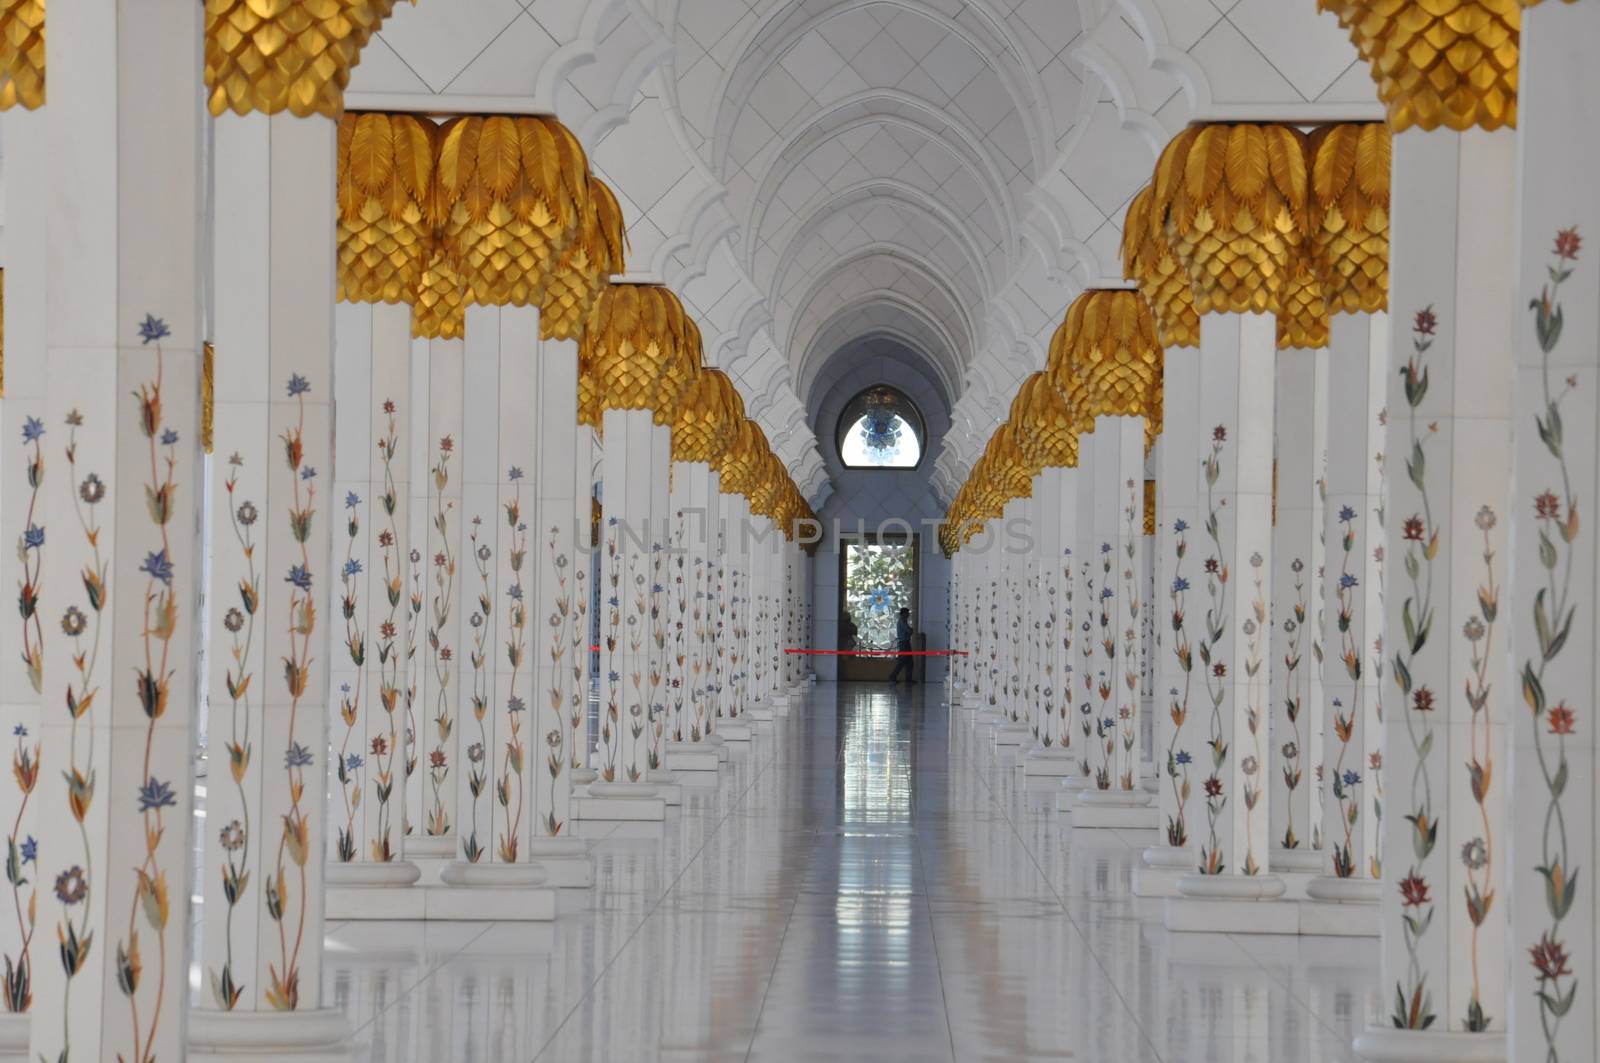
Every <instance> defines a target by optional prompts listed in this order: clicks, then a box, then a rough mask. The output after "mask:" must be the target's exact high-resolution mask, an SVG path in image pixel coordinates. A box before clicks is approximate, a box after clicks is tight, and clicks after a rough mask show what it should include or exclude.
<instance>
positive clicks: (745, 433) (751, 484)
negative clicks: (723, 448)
mask: <svg viewBox="0 0 1600 1063" xmlns="http://www.w3.org/2000/svg"><path fill="white" fill-rule="evenodd" d="M768 449H769V447H768V445H767V434H766V433H765V432H763V431H762V430H761V426H760V425H758V424H756V423H755V422H754V421H752V420H750V419H749V418H745V419H744V420H742V421H740V422H739V432H738V437H737V439H736V440H735V441H734V445H733V446H732V447H730V448H729V449H728V451H727V452H726V453H725V454H723V456H722V468H721V470H720V472H721V478H720V481H719V484H720V486H721V488H722V493H723V494H725V495H743V496H745V498H749V497H750V493H751V492H752V491H754V490H755V489H756V487H758V486H759V483H758V477H759V474H760V466H761V456H762V455H763V454H765V453H766V452H767V450H768Z"/></svg>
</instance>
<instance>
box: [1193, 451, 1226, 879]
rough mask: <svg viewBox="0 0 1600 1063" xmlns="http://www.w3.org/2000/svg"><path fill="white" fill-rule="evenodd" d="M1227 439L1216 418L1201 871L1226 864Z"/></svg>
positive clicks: (1210, 466) (1209, 479)
mask: <svg viewBox="0 0 1600 1063" xmlns="http://www.w3.org/2000/svg"><path fill="white" fill-rule="evenodd" d="M1227 443H1228V429H1227V427H1226V426H1224V425H1220V424H1219V425H1217V427H1216V428H1214V429H1212V431H1211V453H1210V454H1208V455H1206V459H1205V481H1206V537H1207V538H1208V539H1210V540H1211V548H1212V550H1213V551H1214V553H1212V554H1211V556H1209V557H1207V558H1206V560H1205V564H1204V568H1205V576H1206V600H1207V601H1208V602H1209V607H1208V608H1207V609H1206V630H1205V636H1204V637H1203V638H1202V639H1201V640H1200V646H1199V649H1200V665H1201V667H1202V669H1203V670H1204V674H1205V680H1206V696H1207V698H1209V699H1210V701H1211V737H1210V738H1209V739H1207V741H1206V745H1207V746H1209V747H1210V749H1211V774H1210V775H1208V776H1206V780H1205V784H1204V786H1205V794H1206V826H1207V831H1208V841H1207V843H1206V844H1205V845H1202V846H1201V847H1200V872H1201V874H1205V875H1220V874H1222V873H1223V872H1224V871H1226V870H1227V863H1226V860H1225V857H1224V855H1223V852H1222V839H1221V838H1220V837H1219V836H1218V834H1217V824H1218V823H1219V822H1220V821H1221V818H1222V810H1223V809H1224V808H1225V807H1226V806H1227V804H1228V796H1227V794H1226V793H1225V792H1224V791H1223V786H1222V769H1223V768H1224V766H1226V765H1227V763H1228V743H1227V742H1226V741H1225V740H1224V738H1223V735H1224V731H1223V727H1222V702H1223V700H1224V699H1225V698H1226V697H1227V696H1228V685H1227V683H1226V679H1227V677H1228V665H1227V663H1226V662H1224V661H1221V660H1213V659H1212V658H1213V657H1214V656H1216V650H1217V645H1218V644H1219V643H1220V642H1221V641H1222V637H1223V635H1225V634H1226V633H1227V630H1228V617H1227V614H1226V612H1224V610H1223V604H1224V601H1225V599H1226V595H1227V583H1228V575H1229V573H1228V565H1227V562H1225V561H1222V560H1221V558H1222V556H1223V551H1222V509H1223V507H1224V506H1226V505H1227V499H1226V498H1223V499H1218V498H1217V496H1216V487H1217V479H1218V477H1220V476H1221V475H1222V449H1223V447H1225V446H1226V445H1227Z"/></svg>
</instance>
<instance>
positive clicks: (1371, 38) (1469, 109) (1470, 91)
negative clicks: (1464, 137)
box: [1317, 0, 1527, 133]
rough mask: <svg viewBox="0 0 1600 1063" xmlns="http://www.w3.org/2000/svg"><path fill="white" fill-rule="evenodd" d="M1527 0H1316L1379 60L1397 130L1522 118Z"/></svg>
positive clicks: (1375, 65)
mask: <svg viewBox="0 0 1600 1063" xmlns="http://www.w3.org/2000/svg"><path fill="white" fill-rule="evenodd" d="M1526 4H1527V0H1317V9H1318V10H1319V11H1329V12H1332V13H1333V14H1334V15H1335V16H1337V17H1338V19H1339V25H1341V26H1343V27H1344V28H1345V29H1346V30H1347V31H1348V32H1349V34H1350V40H1351V42H1352V43H1354V44H1355V46H1356V51H1357V52H1359V53H1361V56H1362V58H1364V59H1366V60H1367V62H1368V63H1370V64H1371V66H1372V79H1373V81H1375V82H1376V83H1377V86H1378V99H1380V100H1381V101H1383V105H1384V107H1385V108H1386V109H1387V111H1388V114H1389V128H1390V130H1391V131H1393V132H1395V133H1400V132H1404V131H1405V130H1407V129H1410V128H1412V127H1416V128H1418V129H1423V130H1432V129H1453V130H1456V131H1464V130H1467V129H1471V128H1473V127H1474V126H1476V127H1479V128H1482V129H1489V130H1493V129H1500V128H1502V127H1514V126H1515V125H1516V124H1517V50H1518V43H1519V42H1518V38H1519V35H1520V33H1521V30H1522V7H1523V6H1526Z"/></svg>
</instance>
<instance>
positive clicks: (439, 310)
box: [411, 240, 476, 340]
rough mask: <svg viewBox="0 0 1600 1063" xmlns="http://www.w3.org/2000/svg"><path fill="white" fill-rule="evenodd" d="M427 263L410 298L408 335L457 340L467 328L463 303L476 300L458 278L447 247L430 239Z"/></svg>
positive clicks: (464, 333) (459, 276) (458, 274)
mask: <svg viewBox="0 0 1600 1063" xmlns="http://www.w3.org/2000/svg"><path fill="white" fill-rule="evenodd" d="M424 254H425V255H426V256H427V263H428V264H427V266H426V267H425V268H424V269H423V270H422V272H421V274H419V275H418V277H417V287H416V291H415V293H414V294H413V296H412V300H411V335H412V336H413V337H415V338H417V339H423V340H459V339H461V338H462V337H463V336H465V335H466V331H467V304H468V303H472V302H476V300H475V299H474V298H473V296H472V291H471V289H469V288H468V287H466V285H464V284H462V282H461V274H460V273H459V272H458V270H457V268H456V263H455V260H454V257H453V256H452V255H451V253H450V249H449V248H448V247H446V246H444V245H443V244H441V243H440V242H439V241H437V240H430V241H429V242H428V247H427V249H426V250H425V251H424Z"/></svg>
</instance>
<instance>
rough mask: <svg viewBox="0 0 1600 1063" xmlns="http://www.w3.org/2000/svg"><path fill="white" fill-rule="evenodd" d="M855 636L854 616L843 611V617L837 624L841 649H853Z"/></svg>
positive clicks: (856, 634) (856, 635)
mask: <svg viewBox="0 0 1600 1063" xmlns="http://www.w3.org/2000/svg"><path fill="white" fill-rule="evenodd" d="M857 637H858V632H857V630H856V621H855V618H854V617H853V616H851V615H850V614H849V613H845V614H844V619H843V620H842V621H840V624H839V648H840V649H841V650H853V649H855V648H856V639H857Z"/></svg>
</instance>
